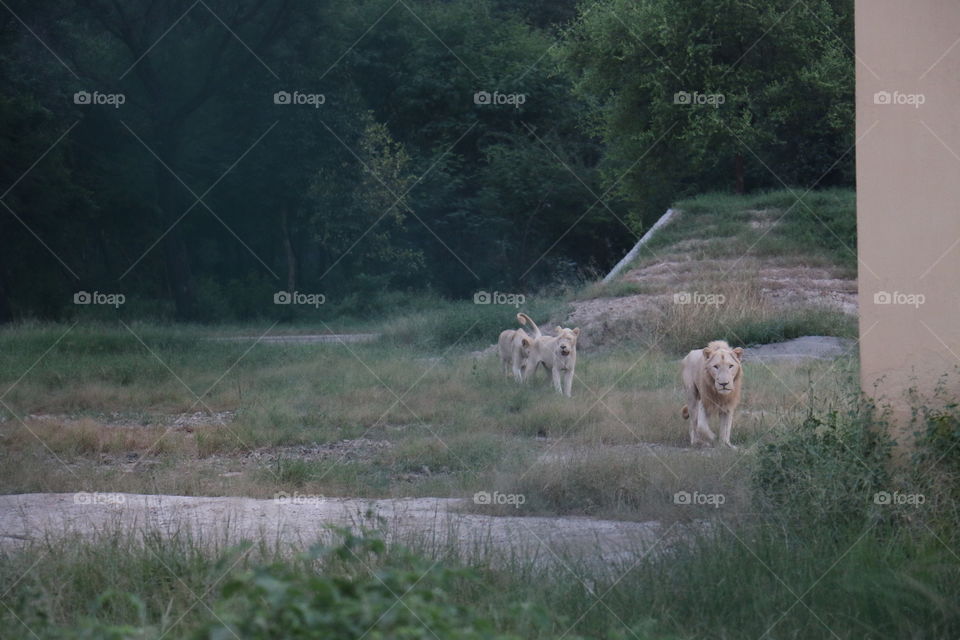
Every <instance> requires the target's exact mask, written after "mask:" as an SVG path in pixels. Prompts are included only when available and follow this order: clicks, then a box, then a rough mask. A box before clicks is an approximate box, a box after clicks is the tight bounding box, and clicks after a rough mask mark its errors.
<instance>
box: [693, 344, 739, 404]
mask: <svg viewBox="0 0 960 640" xmlns="http://www.w3.org/2000/svg"><path fill="white" fill-rule="evenodd" d="M741 355H743V349H741V348H740V347H737V348H736V349H716V350H712V349H709V348H707V349H704V350H703V358H704V361H705V362H706V368H707V373H708V374H709V375H710V377H711V378H712V379H713V388H714V389H716V390H717V393H720V394H727V393H732V392H733V390H734V381H736V379H737V376H739V375H740V357H741Z"/></svg>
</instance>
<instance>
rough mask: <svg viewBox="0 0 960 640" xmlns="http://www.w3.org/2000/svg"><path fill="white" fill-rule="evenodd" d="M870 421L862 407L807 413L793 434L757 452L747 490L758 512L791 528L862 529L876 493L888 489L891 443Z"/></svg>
mask: <svg viewBox="0 0 960 640" xmlns="http://www.w3.org/2000/svg"><path fill="white" fill-rule="evenodd" d="M875 420H876V416H875V412H874V411H873V409H872V405H870V404H869V403H868V402H866V401H863V405H862V406H860V405H854V406H853V407H851V408H849V409H847V410H846V411H844V410H841V409H837V408H830V409H827V410H817V411H814V410H813V409H812V408H811V409H809V410H808V413H807V416H806V418H805V419H804V420H803V422H802V423H801V424H800V425H799V426H798V427H797V428H796V430H793V431H790V432H787V433H785V434H783V435H782V436H781V437H780V438H778V439H777V440H776V441H774V442H771V443H768V444H764V445H762V446H761V447H760V450H759V452H758V456H757V466H756V470H755V473H754V477H753V484H754V487H755V490H756V492H757V498H758V501H759V503H760V505H761V507H763V508H764V509H765V510H766V511H765V512H766V513H772V514H776V517H777V518H782V519H783V520H785V521H788V522H790V523H793V524H799V523H804V524H809V525H812V526H815V525H818V524H820V523H828V524H829V525H830V526H833V527H842V526H844V525H846V524H850V525H852V526H854V527H859V526H862V525H863V523H864V522H866V520H867V514H868V513H869V512H870V510H871V507H872V506H873V505H874V504H875V502H874V497H875V495H876V494H877V492H880V491H885V490H889V488H890V478H889V472H888V469H887V467H886V465H887V464H888V462H889V458H890V450H891V447H892V445H893V442H892V441H891V440H890V439H889V436H888V434H887V432H886V427H885V425H884V424H883V423H882V422H879V423H878V422H876V421H875ZM798 532H799V533H801V534H802V529H800V530H798Z"/></svg>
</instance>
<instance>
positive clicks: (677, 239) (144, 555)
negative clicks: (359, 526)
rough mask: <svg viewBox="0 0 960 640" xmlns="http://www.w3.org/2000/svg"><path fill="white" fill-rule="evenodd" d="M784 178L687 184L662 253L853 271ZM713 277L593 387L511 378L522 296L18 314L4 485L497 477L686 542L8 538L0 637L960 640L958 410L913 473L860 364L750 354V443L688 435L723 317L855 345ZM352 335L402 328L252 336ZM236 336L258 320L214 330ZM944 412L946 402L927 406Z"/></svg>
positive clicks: (752, 330)
mask: <svg viewBox="0 0 960 640" xmlns="http://www.w3.org/2000/svg"><path fill="white" fill-rule="evenodd" d="M787 195H789V194H784V193H774V194H766V195H761V196H756V197H751V198H749V199H747V200H744V199H736V198H733V197H730V196H705V197H703V198H698V199H694V200H691V201H688V202H684V203H681V204H680V206H681V207H682V208H683V210H684V211H685V212H686V215H687V217H686V218H685V219H686V220H687V222H688V223H689V224H688V225H685V226H684V227H682V228H679V227H678V228H673V227H667V228H666V229H665V230H664V232H663V234H661V236H659V237H657V238H656V239H655V240H654V244H653V245H652V247H653V250H655V251H656V252H658V254H660V255H662V254H664V253H668V254H676V253H677V252H679V251H688V252H689V253H690V255H695V254H696V252H697V251H703V252H705V253H708V254H709V255H705V256H700V257H701V258H705V259H712V258H716V257H723V256H720V255H719V254H716V251H718V249H715V248H710V247H703V246H701V247H700V249H697V248H696V247H693V246H688V248H687V249H682V247H684V246H687V245H684V244H683V243H685V242H686V243H688V245H689V241H690V240H692V239H696V237H697V236H698V235H704V234H708V233H716V234H720V235H721V236H723V237H728V238H729V239H730V242H729V243H728V244H727V245H725V246H726V247H727V249H729V250H730V251H734V252H736V251H743V250H746V249H748V248H749V249H750V250H751V252H757V253H759V254H762V255H765V256H768V257H769V256H773V257H775V258H776V259H777V260H779V261H781V262H782V263H784V264H786V263H788V262H790V261H799V260H801V259H802V256H805V255H809V261H810V262H811V263H814V264H823V265H830V266H831V268H832V269H836V270H841V271H842V270H844V269H847V270H850V269H852V268H853V266H855V265H853V264H852V263H850V262H849V260H848V257H847V256H845V255H844V254H845V253H846V252H845V250H844V249H843V245H842V243H841V244H839V245H837V244H834V243H833V241H831V240H829V239H828V240H824V239H823V238H822V237H814V236H813V235H811V229H812V228H813V227H811V226H810V220H811V218H810V213H809V211H807V210H806V209H805V208H804V207H803V206H802V205H796V207H794V208H793V209H790V205H791V204H792V202H793V201H792V200H788V199H787ZM807 203H808V204H809V206H810V207H811V208H812V209H813V210H814V211H816V212H817V215H820V216H824V217H827V218H830V219H831V220H834V222H835V225H834V227H833V228H834V229H835V230H836V233H837V235H838V237H840V238H841V239H842V238H844V237H845V236H844V234H849V231H850V230H849V229H848V228H847V226H845V225H847V223H848V222H849V217H850V213H851V211H852V206H853V202H852V196H851V195H850V194H849V193H848V192H825V193H820V194H810V195H809V196H808V197H807ZM757 211H764V212H774V213H772V214H764V215H765V216H767V215H777V214H776V212H777V211H785V212H787V215H786V216H784V217H783V219H782V222H780V223H778V224H777V225H774V226H773V227H771V228H770V229H771V230H770V231H769V233H766V234H764V231H765V230H766V229H767V228H766V227H764V226H763V225H762V224H761V225H751V224H748V223H749V222H750V221H751V220H752V221H756V220H757V214H756V212H757ZM751 212H752V213H751ZM814 224H818V223H816V222H814ZM727 249H724V251H726V250H727ZM724 255H726V254H724ZM731 255H732V254H731ZM751 255H752V254H751ZM727 257H729V256H727ZM655 259H656V258H655V256H654V255H653V254H651V255H649V256H644V257H642V258H641V260H640V261H638V264H639V265H641V266H642V264H644V261H645V260H646V261H653V260H655ZM704 264H706V263H704ZM694 275H695V277H696V278H698V279H697V280H695V281H691V282H692V284H691V286H698V287H700V286H703V287H706V286H709V283H710V282H711V281H710V277H711V274H710V273H707V272H699V273H696V274H694ZM700 283H706V284H704V285H701V284H700ZM645 286H647V287H650V285H644V284H643V283H639V284H638V283H623V282H621V283H614V284H611V285H607V286H604V287H600V286H599V285H591V286H590V287H588V288H587V289H584V290H575V291H567V292H563V293H562V294H557V295H556V296H553V297H551V296H537V297H535V298H534V299H533V300H531V302H530V304H529V305H527V307H525V310H527V311H528V312H530V313H531V315H533V316H534V317H535V318H537V319H541V318H543V319H544V320H545V319H546V318H553V319H555V320H556V319H559V318H561V317H563V316H564V315H565V313H566V309H567V307H566V305H568V304H569V303H571V301H576V300H582V299H590V298H593V297H597V296H600V295H603V296H612V297H618V296H629V295H635V294H638V293H654V294H660V293H663V290H662V288H660V289H658V288H656V287H652V288H644V287H645ZM712 286H716V287H718V289H717V290H720V291H723V292H724V293H725V295H727V296H728V298H729V302H730V303H731V304H729V305H725V306H724V307H723V308H722V309H721V308H716V309H703V308H699V307H698V306H697V305H673V306H671V307H668V312H667V314H666V315H665V316H664V317H663V318H662V319H661V322H662V324H660V325H656V326H655V327H654V328H653V331H652V332H648V333H647V334H645V335H644V336H640V337H637V336H632V335H625V336H624V337H623V339H622V340H620V341H619V342H617V343H616V344H610V343H607V344H604V345H603V346H600V347H597V348H593V349H589V350H584V351H583V352H582V353H581V355H580V359H579V360H578V364H577V378H576V381H575V383H574V397H573V398H572V399H566V398H562V397H560V396H558V395H556V394H555V393H554V392H553V390H552V388H551V386H550V384H549V383H548V381H547V380H546V378H545V377H544V376H543V374H541V375H540V376H538V377H537V379H535V380H534V381H533V382H532V383H530V384H528V385H525V386H518V385H516V384H515V383H513V382H512V380H508V379H506V378H505V377H504V376H503V375H502V373H501V372H500V368H499V362H498V361H497V359H496V356H495V355H494V354H493V353H490V352H489V351H484V349H485V348H486V347H488V346H489V345H490V344H491V343H492V342H494V340H495V339H496V336H497V334H498V333H499V331H500V330H501V329H503V328H506V327H509V326H512V322H513V320H512V317H513V315H514V314H515V313H516V311H517V310H516V309H514V308H512V307H500V306H497V305H474V304H471V303H470V302H449V301H446V302H444V301H438V300H435V299H428V298H422V299H418V300H412V301H408V303H407V304H406V305H405V306H403V307H402V308H398V309H397V310H396V311H395V312H394V313H391V314H389V315H387V316H384V317H379V318H376V319H374V318H364V319H363V320H362V321H357V322H354V321H353V320H349V319H347V318H340V319H335V318H326V319H325V320H314V321H312V322H309V323H301V324H292V325H290V324H288V325H279V326H278V325H274V324H273V323H272V321H264V322H263V323H258V324H256V325H244V326H235V327H202V326H176V325H159V324H153V323H147V322H136V321H132V320H130V321H128V322H127V321H125V322H124V323H120V324H117V323H106V322H103V323H97V322H91V321H90V319H84V321H82V322H79V323H77V324H73V323H67V324H30V323H27V324H21V325H16V326H8V327H4V328H3V329H0V402H2V404H0V490H2V492H3V493H8V494H16V493H31V492H64V493H70V492H77V491H86V492H127V493H151V494H178V495H186V496H247V497H254V498H271V497H273V496H275V495H277V494H278V493H279V492H286V493H293V492H299V493H302V494H310V495H321V496H327V497H335V496H350V497H359V498H400V497H429V496H440V497H454V498H469V497H470V496H471V495H472V494H473V493H475V492H477V491H487V492H493V491H499V492H501V493H505V494H520V495H523V496H524V498H525V501H524V504H523V506H522V508H519V509H518V508H515V507H513V506H510V505H504V506H490V505H477V504H473V502H472V501H470V500H466V501H464V509H466V510H469V511H472V512H473V513H475V514H481V515H487V516H491V515H493V516H496V515H512V516H545V517H567V516H589V517H593V518H605V519H611V520H620V521H636V522H646V521H651V520H656V521H659V522H661V523H663V526H664V527H665V528H666V531H668V532H669V531H674V532H676V533H677V534H678V535H675V536H673V537H672V538H670V542H669V543H667V542H664V543H663V545H662V546H661V547H660V548H657V549H656V550H655V551H652V552H651V551H649V550H648V549H637V550H636V553H633V554H629V557H626V558H624V559H623V560H622V561H618V562H616V563H614V564H613V565H612V566H599V565H598V563H597V562H596V561H591V558H592V557H595V556H599V550H598V549H590V548H587V549H582V550H581V552H580V553H579V555H578V554H573V555H569V556H568V555H564V556H562V557H559V558H556V560H558V562H549V563H544V562H542V561H541V560H538V559H536V558H530V557H525V556H523V555H522V554H517V553H515V551H516V550H515V549H513V548H511V547H510V545H503V544H498V543H494V542H492V541H491V542H489V543H487V544H485V545H482V546H481V548H480V549H471V550H469V551H470V552H469V553H468V552H467V551H466V550H464V549H462V548H459V547H456V546H449V547H445V548H442V549H439V550H438V549H437V548H435V547H433V546H431V545H430V544H429V540H428V539H427V537H428V536H425V537H424V539H422V540H418V539H417V538H412V539H410V540H408V541H406V543H405V546H400V545H397V544H394V543H392V542H391V544H389V545H384V544H383V543H382V542H380V541H379V538H378V534H377V533H376V532H367V533H365V534H363V533H361V534H356V533H355V532H354V533H347V532H344V533H343V536H344V538H343V540H342V541H341V542H339V543H334V544H332V545H330V546H328V547H325V548H318V549H315V550H313V551H312V552H310V553H307V554H305V555H302V556H301V555H291V554H290V552H289V550H284V549H281V548H280V547H279V546H271V545H269V544H266V543H264V542H260V543H258V544H254V545H252V546H251V545H250V544H249V543H245V542H244V541H243V540H240V539H231V538H230V537H229V536H228V535H227V534H226V525H225V533H224V536H223V537H219V538H217V539H216V540H209V539H203V538H201V537H199V536H197V535H195V534H193V533H191V531H189V530H183V531H179V532H178V533H176V534H175V535H170V532H168V531H166V532H164V531H160V530H155V529H153V528H150V527H146V528H143V529H142V530H139V531H136V532H130V531H126V532H120V531H109V530H105V531H101V532H98V533H97V534H96V535H93V536H84V537H76V536H73V535H66V536H58V535H53V534H50V535H45V536H41V537H39V538H36V539H33V540H32V541H29V542H24V543H23V544H14V545H7V544H2V545H0V594H2V595H0V603H2V604H3V607H0V629H2V630H3V634H2V635H3V637H12V638H20V637H23V638H28V637H29V638H33V637H40V638H157V637H195V638H201V637H202V638H232V637H241V638H269V637H291V638H312V637H323V638H359V637H370V638H375V637H382V638H388V637H389V638H393V637H396V638H401V637H402V638H448V637H449V638H453V637H457V638H544V639H546V638H561V637H565V638H575V637H584V638H587V637H588V638H639V639H647V638H657V639H663V640H665V639H672V638H684V639H686V638H742V637H750V638H761V637H766V638H821V637H822V638H843V639H847V638H850V639H853V638H941V637H943V638H946V637H957V636H958V635H960V608H958V605H957V603H958V602H960V590H958V585H960V559H958V557H957V555H956V554H957V553H958V550H960V546H958V545H960V536H958V533H957V532H958V530H960V528H958V526H957V524H958V523H960V517H958V510H957V507H956V505H957V499H958V498H960V494H958V492H957V489H956V487H957V486H958V477H960V463H958V460H960V458H958V454H957V452H958V451H960V447H957V446H956V445H957V443H958V442H960V435H957V434H960V429H958V428H957V425H958V424H960V415H958V413H957V411H956V404H955V403H954V404H952V405H951V404H950V402H944V401H943V399H942V398H941V399H939V400H938V402H936V403H933V402H928V401H929V400H930V399H923V398H913V399H912V401H913V402H914V403H915V406H916V407H917V418H916V419H917V424H916V428H917V431H918V432H920V433H921V435H922V437H921V440H920V442H921V448H920V450H919V453H918V456H917V457H916V459H915V460H912V461H911V464H910V465H909V466H906V467H901V468H897V467H892V466H891V465H890V464H889V459H888V453H889V446H890V443H889V442H888V441H887V440H886V438H885V435H884V430H883V413H882V411H879V410H875V408H873V407H871V406H869V404H866V403H865V402H864V401H863V399H862V398H860V397H859V395H858V392H857V389H858V388H859V382H858V367H857V362H856V359H855V358H854V357H843V358H840V359H838V360H804V361H787V362H776V363H775V362H750V361H748V362H746V363H745V365H744V367H745V368H744V371H745V376H746V377H745V381H746V382H745V394H744V399H743V404H742V405H741V410H740V412H739V413H738V417H737V419H736V422H735V428H734V432H733V441H734V443H735V444H737V445H738V446H739V447H740V448H739V450H738V451H730V450H707V451H695V450H692V449H690V448H689V446H688V444H687V435H686V433H687V432H686V423H685V422H684V421H683V419H682V418H681V417H680V407H681V405H682V404H683V397H682V394H681V390H680V387H679V379H678V371H679V362H678V361H679V357H680V354H681V353H682V352H683V351H684V350H685V348H689V347H690V345H693V344H699V343H701V342H703V341H705V340H706V339H708V338H711V337H717V334H718V332H723V335H727V336H728V337H730V338H731V339H733V340H735V341H736V342H738V343H749V342H769V341H773V340H778V339H783V338H785V337H794V336H796V335H807V334H833V335H844V336H853V335H855V325H854V322H853V320H852V319H851V318H850V317H849V316H844V315H843V314H841V313H840V312H836V313H830V312H825V311H823V310H821V309H815V308H811V309H806V310H804V309H793V310H792V311H791V312H790V313H785V312H783V311H782V310H777V309H774V308H771V307H768V306H765V304H763V303H761V302H760V301H759V300H760V298H759V294H758V292H757V290H756V289H755V288H750V287H746V288H742V287H737V286H733V285H730V286H729V287H728V288H725V289H719V287H722V286H723V285H722V283H717V282H714V283H713V285H712ZM699 290H706V291H709V290H712V289H708V288H701V289H699ZM718 327H719V328H718ZM344 330H355V331H372V332H378V333H381V334H382V338H381V339H380V340H379V341H377V342H373V343H349V344H340V343H329V344H297V343H279V344H278V343H274V344H266V343H257V342H256V341H255V339H256V337H258V336H260V335H262V334H264V333H267V332H269V333H270V334H271V335H275V334H281V333H287V334H289V333H313V332H333V331H344ZM236 335H246V336H251V337H252V339H250V340H247V341H225V340H221V339H217V338H223V337H224V336H236ZM651 335H653V336H654V339H651V337H650V336H651ZM945 389H949V385H947V386H946V387H945ZM934 405H936V406H940V407H944V406H945V407H947V408H946V409H937V410H935V409H926V408H925V407H928V406H930V407H932V406H934ZM678 492H680V493H682V492H688V493H692V492H699V493H701V494H708V495H713V496H718V495H720V496H723V498H724V500H723V505H722V508H717V507H715V506H711V505H699V506H692V505H689V504H683V503H682V502H678V500H677V498H676V495H677V494H678ZM882 492H886V493H889V494H894V495H909V496H923V501H922V503H921V504H917V503H916V501H914V502H913V503H907V504H901V503H897V502H896V501H893V502H892V503H884V502H883V501H882V500H878V499H877V497H876V496H878V495H881V493H882ZM681 532H682V533H681ZM665 537H666V536H665ZM12 542H16V541H12ZM601 542H602V541H598V544H600V543H601ZM281 628H282V629H283V633H279V632H278V631H277V629H281Z"/></svg>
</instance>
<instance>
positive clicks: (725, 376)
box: [681, 340, 743, 449]
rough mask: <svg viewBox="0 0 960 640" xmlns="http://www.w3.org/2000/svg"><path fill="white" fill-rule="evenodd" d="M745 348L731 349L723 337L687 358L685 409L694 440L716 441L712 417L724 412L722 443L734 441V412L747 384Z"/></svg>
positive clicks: (698, 442) (703, 441) (721, 433)
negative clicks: (732, 434) (744, 369)
mask: <svg viewBox="0 0 960 640" xmlns="http://www.w3.org/2000/svg"><path fill="white" fill-rule="evenodd" d="M742 356H743V349H741V348H740V347H737V348H736V349H731V348H730V345H729V344H727V343H726V342H724V341H723V340H714V341H713V342H711V343H710V344H708V345H707V346H706V347H705V348H703V349H694V350H693V351H691V352H690V353H688V354H687V355H686V357H685V358H684V359H683V364H682V369H681V377H682V378H683V388H684V391H685V392H686V395H687V404H686V406H685V407H683V410H682V411H681V413H682V414H683V417H684V418H687V419H689V420H690V444H691V445H697V444H713V443H714V440H715V439H716V436H715V435H714V434H713V431H711V430H710V423H709V417H710V416H716V415H719V416H720V443H721V444H724V445H726V446H728V447H730V448H732V449H736V447H735V446H733V445H732V444H731V443H730V432H731V430H732V429H733V413H734V411H735V410H736V408H737V405H738V404H739V403H740V391H741V389H742V388H743V368H742V366H741V362H742V360H741V358H742Z"/></svg>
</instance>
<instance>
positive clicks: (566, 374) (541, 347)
mask: <svg viewBox="0 0 960 640" xmlns="http://www.w3.org/2000/svg"><path fill="white" fill-rule="evenodd" d="M517 320H519V321H520V324H524V325H525V324H529V325H530V327H531V328H532V329H533V334H532V335H533V344H532V345H531V346H530V358H529V360H528V363H527V370H526V374H525V377H524V380H527V379H529V378H530V377H531V376H533V374H534V373H536V371H537V367H539V366H540V365H543V368H544V369H546V370H547V371H548V372H550V377H551V378H552V379H553V388H554V389H556V390H557V393H559V394H560V395H564V396H567V397H568V398H569V397H571V396H572V395H573V391H572V389H573V376H574V371H575V369H576V367H577V338H579V337H580V328H579V327H578V328H576V329H564V328H563V327H557V328H556V329H555V331H556V334H557V335H555V336H545V335H543V333H542V332H541V331H540V327H538V326H537V323H536V322H534V321H533V320H532V319H531V318H530V316H528V315H527V314H525V313H518V314H517Z"/></svg>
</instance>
